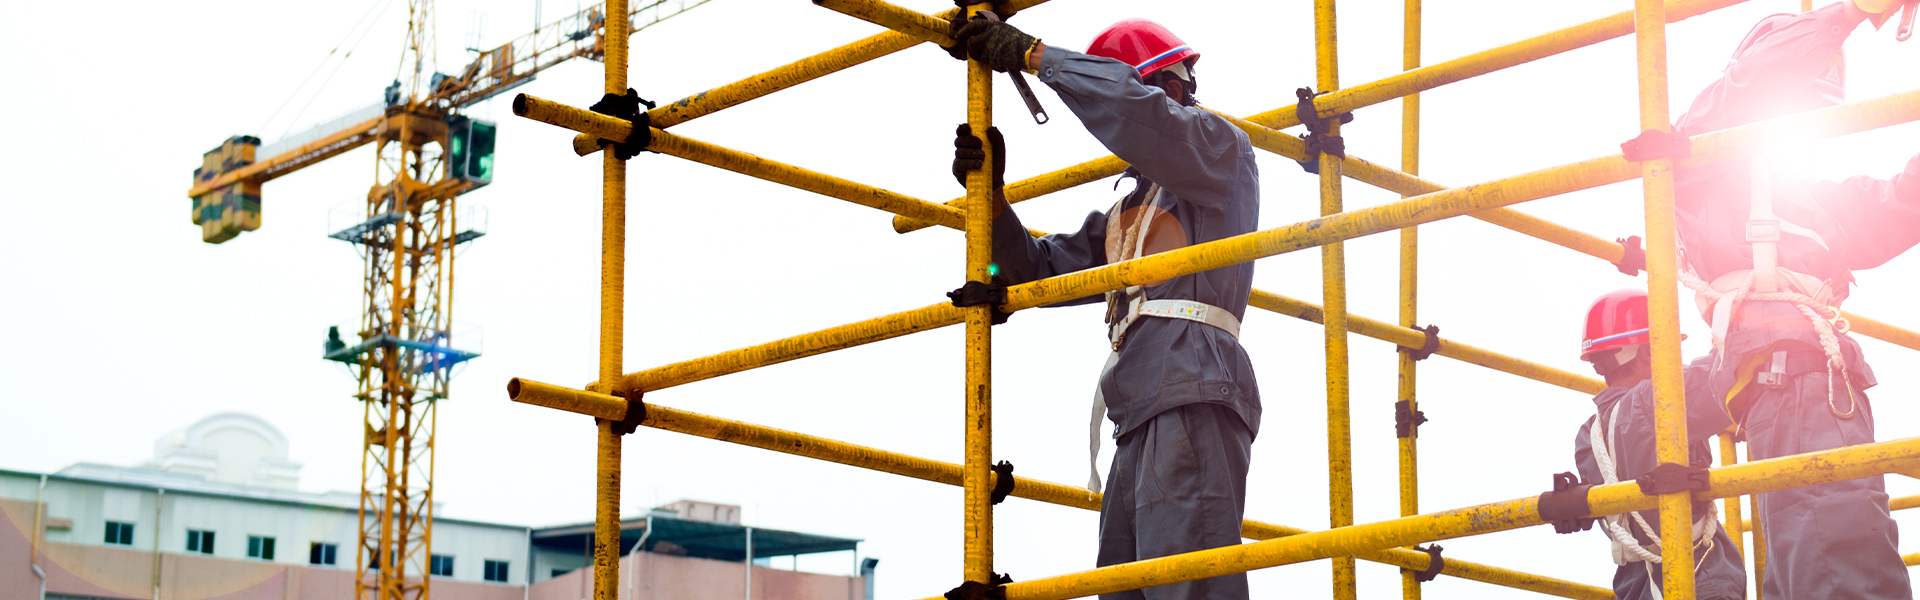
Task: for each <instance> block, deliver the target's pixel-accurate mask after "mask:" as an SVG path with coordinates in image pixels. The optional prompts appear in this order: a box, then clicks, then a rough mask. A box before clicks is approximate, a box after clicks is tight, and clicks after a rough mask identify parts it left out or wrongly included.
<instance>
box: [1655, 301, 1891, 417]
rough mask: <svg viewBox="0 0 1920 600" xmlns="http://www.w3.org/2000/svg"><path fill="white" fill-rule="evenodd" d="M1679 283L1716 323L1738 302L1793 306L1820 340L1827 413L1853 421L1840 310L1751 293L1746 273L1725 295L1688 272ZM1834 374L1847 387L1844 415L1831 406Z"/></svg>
mask: <svg viewBox="0 0 1920 600" xmlns="http://www.w3.org/2000/svg"><path fill="white" fill-rule="evenodd" d="M1680 283H1681V284H1683V285H1685V286H1687V289H1691V290H1693V291H1694V292H1696V293H1698V294H1700V295H1701V296H1704V297H1706V298H1707V300H1708V306H1712V307H1713V309H1714V311H1713V312H1714V313H1715V316H1716V319H1715V320H1716V321H1717V320H1719V319H1718V316H1719V314H1720V312H1721V311H1723V310H1724V311H1726V313H1725V314H1728V315H1731V314H1732V313H1733V311H1734V309H1735V308H1737V307H1738V305H1739V304H1740V303H1741V302H1791V303H1793V305H1794V308H1796V309H1799V311H1800V314H1801V315H1802V316H1805V317H1806V318H1807V322H1808V323H1811V324H1812V325H1813V333H1814V335H1816V336H1818V337H1819V338H1820V350H1821V352H1823V353H1824V354H1826V357H1827V410H1828V411H1829V412H1832V413H1833V416H1836V417H1839V418H1842V419H1846V418H1851V417H1853V413H1854V410H1855V408H1857V407H1855V406H1854V403H1853V401H1852V400H1853V383H1852V381H1853V380H1852V374H1851V373H1850V372H1849V371H1848V369H1847V361H1846V358H1845V357H1844V355H1843V354H1842V353H1841V352H1840V336H1839V335H1838V333H1844V332H1846V331H1847V329H1848V326H1847V320H1846V319H1845V318H1842V317H1841V316H1840V309H1838V308H1834V307H1832V306H1828V305H1826V304H1824V303H1822V302H1820V301H1819V300H1816V299H1814V298H1813V297H1811V296H1808V295H1806V294H1801V293H1798V292H1765V293H1762V292H1755V291H1753V274H1752V273H1748V274H1747V277H1746V278H1745V279H1743V280H1741V282H1740V285H1739V286H1737V287H1735V288H1734V289H1732V290H1728V291H1725V292H1722V291H1719V290H1715V289H1713V286H1711V285H1708V284H1707V282H1705V281H1702V280H1701V279H1700V276H1699V274H1696V273H1694V272H1693V270H1692V269H1681V270H1680ZM1721 302H1730V303H1731V304H1729V305H1727V306H1725V307H1722V306H1720V305H1719V304H1720V303H1721ZM1723 325H1724V324H1723V323H1714V327H1715V331H1714V340H1713V341H1714V343H1715V344H1719V343H1720V342H1721V341H1722V340H1721V339H1720V336H1722V335H1724V334H1725V332H1724V331H1719V330H1718V329H1719V328H1720V327H1722V326H1723ZM1725 358H1726V355H1725V353H1722V354H1721V356H1720V359H1721V360H1724V359H1725ZM1836 373H1837V374H1838V375H1839V377H1838V381H1839V382H1840V384H1841V385H1844V386H1847V399H1848V402H1847V411H1846V412H1845V413H1842V412H1840V409H1839V407H1836V406H1834V404H1833V400H1834V394H1833V386H1834V382H1835V380H1836V378H1835V377H1834V375H1835V374H1836Z"/></svg>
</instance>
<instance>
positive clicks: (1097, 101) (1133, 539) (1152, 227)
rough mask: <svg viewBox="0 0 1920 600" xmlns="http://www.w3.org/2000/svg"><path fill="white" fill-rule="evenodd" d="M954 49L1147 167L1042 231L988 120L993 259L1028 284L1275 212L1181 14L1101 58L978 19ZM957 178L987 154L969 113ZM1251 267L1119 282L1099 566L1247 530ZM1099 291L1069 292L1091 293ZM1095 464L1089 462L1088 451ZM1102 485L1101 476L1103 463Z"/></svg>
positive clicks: (1108, 34)
mask: <svg viewBox="0 0 1920 600" xmlns="http://www.w3.org/2000/svg"><path fill="white" fill-rule="evenodd" d="M955 38H956V40H958V42H959V43H957V44H956V45H955V50H956V52H957V51H958V50H959V49H962V48H963V49H964V51H965V54H966V55H967V56H970V57H972V58H973V59H974V60H978V61H980V62H982V63H984V64H985V65H987V66H988V67H991V68H993V69H994V70H996V71H1002V72H1008V71H1014V70H1027V71H1032V72H1035V73H1038V74H1039V76H1040V81H1041V82H1043V83H1046V84H1047V85H1048V86H1049V87H1052V88H1053V89H1054V91H1055V92H1057V93H1059V95H1060V100H1061V101H1062V102H1063V103H1065V104H1066V106H1067V107H1068V108H1069V109H1071V110H1072V111H1073V112H1074V114H1075V115H1076V116H1078V117H1079V118H1080V122H1081V123H1082V124H1084V125H1085V126H1086V128H1087V131H1088V132H1089V133H1092V134H1093V136H1094V137H1095V138H1097V139H1099V140H1100V142H1101V143H1102V144H1104V145H1106V147H1107V149H1108V150H1110V151H1112V152H1113V153H1114V154H1115V155H1116V156H1119V157H1120V158H1121V159H1122V160H1125V161H1127V163H1129V164H1130V165H1132V169H1131V172H1134V173H1137V174H1138V176H1137V178H1136V179H1137V182H1136V187H1135V189H1134V191H1133V192H1132V193H1130V194H1128V195H1127V196H1126V197H1125V198H1123V199H1121V200H1120V201H1119V202H1117V203H1115V204H1114V205H1113V206H1112V207H1111V208H1109V209H1108V210H1106V211H1104V212H1093V213H1089V214H1088V215H1087V217H1086V220H1085V222H1084V223H1082V224H1081V226H1080V229H1079V231H1075V232H1073V233H1063V234H1054V235H1048V236H1045V237H1041V238H1037V239H1036V238H1034V237H1032V236H1031V235H1029V234H1028V233H1027V228H1026V227H1025V226H1024V225H1022V224H1021V223H1020V218H1019V217H1018V216H1017V215H1015V214H1014V212H1013V211H1012V210H1008V209H1007V206H1006V204H1005V198H1004V196H1002V195H1000V193H999V188H1000V186H1001V185H1002V184H1003V179H1004V171H1005V162H1004V157H1005V156H1006V151H1005V144H1004V142H1003V141H1002V140H1001V138H1000V135H999V132H998V131H997V130H989V131H987V132H986V133H987V137H988V139H989V141H990V143H991V144H992V149H993V163H994V164H993V182H994V188H995V190H996V192H995V196H996V198H998V199H999V201H998V202H996V204H997V210H998V213H997V215H996V217H995V220H994V223H993V233H994V248H993V250H994V259H995V261H996V263H997V264H998V265H999V269H1000V271H999V272H1000V275H1001V276H1002V277H1004V278H1005V279H1006V281H1007V282H1008V283H1020V282H1025V281H1032V280H1035V279H1041V278H1045V277H1053V276H1056V275H1061V274H1064V273H1070V272H1073V271H1079V270H1082V269H1089V268H1093V267H1098V266H1101V265H1105V264H1109V263H1114V262H1119V261H1123V260H1128V259H1132V258H1137V257H1140V256H1144V255H1149V254H1154V253H1157V252H1165V251H1167V250H1172V249H1175V248H1180V247H1184V246H1187V245H1190V244H1198V243H1202V242H1209V241H1213V240H1218V239H1222V238H1226V237H1230V236H1234V235H1239V234H1243V233H1249V232H1252V231H1253V230H1254V228H1255V225H1256V222H1257V219H1258V216H1259V213H1260V182H1259V174H1258V171H1257V170H1256V169H1255V167H1254V154H1253V146H1252V144H1251V143H1249V141H1248V138H1247V135H1246V133H1245V132H1242V131H1240V130H1239V129H1237V128H1235V127H1234V126H1233V125H1232V124H1231V123H1228V122H1227V121H1226V119H1223V118H1221V117H1219V116H1218V115H1214V114H1212V113H1209V112H1206V111H1204V110H1200V109H1198V108H1195V107H1194V99H1193V91H1194V89H1195V87H1196V86H1195V78H1194V71H1193V65H1194V63H1195V61H1197V60H1199V58H1200V54H1199V53H1198V52H1195V51H1193V49H1191V48H1189V47H1188V46H1187V45H1186V44H1185V43H1184V42H1181V41H1180V39H1179V38H1177V37H1175V36H1174V35H1173V34H1172V33H1171V32H1169V31H1167V29H1166V28H1165V27H1161V26H1160V25H1159V24H1157V23H1154V22H1152V21H1146V20H1141V19H1130V20H1126V21H1121V22H1119V23H1115V24H1114V25H1112V26H1111V27H1108V28H1107V29H1106V30H1105V31H1103V32H1101V33H1100V35H1099V36H1097V37H1096V38H1094V41H1093V44H1092V45H1091V46H1090V47H1089V48H1088V49H1087V52H1086V53H1085V54H1082V53H1080V52H1075V51H1073V50H1068V49H1064V48H1059V47H1050V46H1047V45H1046V44H1044V43H1040V42H1039V41H1038V40H1036V39H1034V38H1033V37H1032V36H1028V35H1027V34H1025V33H1022V32H1020V30H1018V29H1015V28H1013V27H1012V26H1009V25H1006V24H1005V23H1000V22H995V21H987V20H984V19H979V18H976V19H973V20H970V21H968V22H966V23H965V24H964V25H963V26H960V27H959V28H958V30H957V31H956V34H955ZM955 145H956V148H957V150H956V152H955V161H954V172H955V175H956V176H959V175H964V174H965V172H966V171H970V170H974V169H978V168H980V167H981V166H982V162H983V160H982V158H983V157H982V156H981V154H982V153H981V152H980V150H979V149H980V148H981V147H982V146H981V141H980V140H979V139H978V138H977V137H974V136H973V135H971V133H970V132H969V131H967V130H966V128H965V126H964V125H963V126H962V130H961V131H960V135H959V137H958V139H957V140H956V141H955ZM1252 284H1253V263H1250V262H1249V263H1241V264H1238V265H1234V266H1231V267H1223V268H1219V269H1214V270H1211V271H1206V272H1202V273H1195V274H1192V275H1184V276H1180V277H1175V278H1173V279H1169V280H1166V281H1159V282H1154V283H1150V284H1146V285H1142V286H1135V287H1130V288H1127V289H1125V290H1121V291H1116V292H1112V293H1109V294H1107V296H1106V299H1107V323H1108V332H1109V334H1108V340H1109V341H1110V342H1111V343H1112V348H1113V352H1112V354H1111V355H1109V357H1108V359H1107V365H1106V367H1105V370H1104V371H1103V372H1102V373H1101V374H1100V380H1099V386H1098V389H1097V391H1096V393H1095V405H1094V412H1093V417H1092V422H1091V423H1090V424H1089V425H1090V431H1089V438H1090V439H1089V446H1090V448H1089V454H1090V455H1095V454H1097V453H1098V448H1099V443H1100V440H1099V425H1100V419H1101V418H1102V411H1103V410H1104V411H1105V412H1106V413H1107V414H1106V415H1105V416H1106V417H1107V418H1110V419H1111V420H1112V421H1113V423H1114V437H1115V438H1117V439H1118V448H1116V450H1115V452H1114V458H1113V464H1112V467H1111V468H1110V469H1109V472H1108V485H1107V487H1106V496H1105V498H1104V499H1103V500H1102V503H1101V508H1100V551H1099V557H1098V564H1099V565H1101V566H1106V565H1113V564H1120V563H1127V562H1133V561H1136V560H1144V559H1149V558H1155V557H1160V556H1167V555H1172V554H1180V553H1184V552H1193V551H1197V550H1203V549H1207V548H1215V547H1220V546H1228V545H1233V544H1238V543H1240V520H1241V517H1242V515H1243V513H1244V512H1245V508H1246V497H1247V491H1246V490H1247V488H1246V480H1247V466H1248V460H1249V456H1250V454H1251V448H1252V445H1253V439H1254V436H1255V434H1256V433H1257V432H1258V431H1259V427H1260V394H1259V389H1258V388H1257V387H1256V385H1255V383H1254V377H1253V363H1252V362H1251V361H1250V360H1249V359H1248V357H1247V352H1246V350H1245V349H1243V348H1241V346H1240V342H1239V337H1238V336H1239V329H1240V317H1241V316H1242V315H1243V314H1245V312H1246V306H1247V297H1248V294H1249V293H1250V292H1251V290H1252ZM1097 300H1098V298H1097V297H1090V298H1084V299H1081V300H1078V301H1074V302H1069V304H1076V303H1077V304H1086V303H1090V302H1094V301H1097ZM1089 462H1090V463H1091V460H1090V461H1089ZM1089 469H1090V470H1092V471H1093V474H1092V476H1091V477H1090V478H1089V482H1088V487H1089V489H1093V490H1098V489H1099V488H1100V478H1099V472H1098V470H1097V469H1095V468H1093V465H1091V464H1089ZM1101 597H1102V598H1107V599H1114V598H1127V599H1134V598H1155V599H1161V598H1246V597H1247V578H1246V575H1245V574H1235V575H1225V576H1220V577H1214V578H1210V579H1203V580H1199V581H1189V582H1182V583H1176V584H1169V585H1163V586H1157V587H1152V588H1147V589H1145V590H1136V591H1128V592H1122V593H1117V594H1105V595H1102V596H1101Z"/></svg>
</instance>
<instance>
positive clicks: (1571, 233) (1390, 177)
mask: <svg viewBox="0 0 1920 600" xmlns="http://www.w3.org/2000/svg"><path fill="white" fill-rule="evenodd" d="M1207 110H1209V111H1211V112H1213V113H1214V114H1217V115H1220V116H1222V117H1225V118H1226V119H1227V120H1228V121H1230V122H1232V123H1233V124H1234V125H1235V126H1238V127H1239V128H1240V129H1241V130H1243V131H1246V132H1247V134H1248V136H1249V137H1250V138H1251V139H1252V140H1253V144H1254V145H1255V146H1258V147H1260V148H1261V149H1263V150H1267V151H1269V152H1273V153H1274V154H1278V155H1281V156H1285V157H1287V158H1291V159H1293V160H1305V158H1306V156H1307V147H1306V142H1304V141H1301V140H1300V138H1297V137H1294V136H1290V135H1287V134H1284V133H1280V131H1279V130H1277V129H1271V128H1268V127H1264V126H1261V125H1259V124H1257V123H1253V122H1251V121H1248V120H1246V119H1241V118H1238V117H1235V116H1233V115H1229V114H1226V113H1222V112H1219V111H1214V110H1212V109H1207ZM1341 173H1342V174H1345V175H1346V176H1348V177H1351V178H1353V179H1354V180H1355V181H1359V182H1362V183H1367V184H1370V185H1373V186H1375V187H1378V188H1380V189H1384V190H1387V191H1390V192H1395V193H1398V194H1401V195H1406V196H1418V195H1421V194H1431V193H1434V192H1438V191H1441V190H1445V189H1448V188H1447V186H1444V185H1441V184H1438V183H1434V182H1432V181H1429V180H1426V179H1422V178H1420V177H1416V176H1413V175H1409V174H1407V173H1403V172H1400V171H1399V170H1396V169H1392V168H1389V167H1385V166H1381V165H1380V164H1378V163H1373V162H1369V161H1367V160H1364V159H1361V158H1358V157H1354V156H1349V157H1347V159H1346V160H1345V161H1342V162H1341ZM1042 177H1045V176H1042ZM1035 179H1039V178H1035ZM1468 216H1471V217H1473V218H1475V219H1480V220H1482V221H1486V222H1488V223H1492V224H1494V225H1499V226H1501V227H1505V228H1507V229H1511V230H1513V231H1517V232H1519V233H1522V234H1525V235H1527V236H1529V237H1532V238H1535V239H1538V240H1542V241H1546V242H1549V243H1552V244H1555V245H1558V246H1560V247H1563V248H1567V249H1569V250H1573V251H1575V252H1579V253H1581V254H1585V255H1588V256H1592V257H1594V258H1598V259H1600V260H1604V261H1607V262H1609V263H1613V264H1615V265H1618V264H1619V263H1620V261H1621V260H1623V259H1624V257H1625V256H1626V248H1625V247H1624V246H1621V245H1620V243H1619V242H1615V241H1612V240H1608V239H1606V238H1603V237H1600V236H1597V235H1593V234H1591V233H1587V232H1584V231H1580V230H1578V229H1574V228H1572V227H1567V226H1565V225H1561V224H1559V223H1555V222H1552V221H1548V220H1546V219H1542V218H1539V217H1535V216H1533V215H1529V214H1527V213H1524V212H1520V211H1518V210H1514V209H1511V208H1495V209H1490V210H1483V211H1480V212H1476V213H1473V214H1471V215H1468ZM894 221H895V222H896V223H898V222H899V221H900V218H897V217H896V218H895V219H894ZM1841 315H1842V316H1844V317H1846V318H1847V320H1848V321H1849V322H1850V323H1851V324H1852V325H1853V331H1854V332H1855V333H1859V334H1861V335H1864V336H1867V337H1870V338H1874V339H1877V340H1881V341H1884V342H1888V343H1891V344H1895V345H1898V346H1902V347H1905V348H1909V349H1913V350H1920V333H1915V332H1913V331H1909V330H1906V329H1901V328H1899V327H1895V326H1893V325H1889V324H1887V323H1885V322H1882V321H1879V320H1876V319H1872V318H1869V317H1864V316H1860V315H1857V314H1853V313H1849V312H1844V311H1843V312H1842V313H1841Z"/></svg>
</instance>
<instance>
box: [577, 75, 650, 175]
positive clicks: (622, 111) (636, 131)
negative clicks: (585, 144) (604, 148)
mask: <svg viewBox="0 0 1920 600" xmlns="http://www.w3.org/2000/svg"><path fill="white" fill-rule="evenodd" d="M642 104H644V105H646V107H647V108H653V107H654V103H653V102H652V101H649V100H647V99H646V98H641V97H640V94H639V92H635V91H633V88H627V93H626V94H607V95H604V96H601V97H600V101H599V102H595V103H593V106H589V107H587V110H591V111H593V112H597V113H600V114H603V115H606V116H609V117H613V118H616V119H623V120H625V121H626V122H628V123H632V124H633V132H632V133H628V134H627V139H624V140H609V139H604V138H603V139H601V140H600V142H601V144H602V145H605V144H613V155H614V157H616V158H619V159H620V160H631V159H633V157H635V156H639V155H640V151H641V150H646V149H647V145H648V144H651V143H653V117H652V115H649V114H647V111H644V110H640V105H642Z"/></svg>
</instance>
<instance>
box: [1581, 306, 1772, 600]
mask: <svg viewBox="0 0 1920 600" xmlns="http://www.w3.org/2000/svg"><path fill="white" fill-rule="evenodd" d="M1651 341H1652V336H1651V335H1650V334H1649V330H1648V329H1647V293H1646V292H1645V291H1643V290H1637V289H1625V290H1619V291H1615V292H1609V293H1607V294H1606V295H1604V296H1601V297H1600V298H1599V299H1598V300H1595V301H1594V302H1593V306H1592V307H1591V308H1588V309H1587V328H1586V336H1585V337H1584V338H1583V339H1582V340H1581V342H1580V359H1581V360H1585V361H1587V362H1590V363H1593V371H1594V372H1595V373H1599V374H1600V376H1601V377H1604V378H1606V380H1607V389H1604V390H1601V391H1600V394H1599V395H1596V396H1594V397H1593V404H1594V408H1595V409H1596V414H1595V416H1592V417H1588V418H1587V422H1586V424H1584V425H1581V426H1580V431H1579V433H1578V434H1576V435H1575V436H1574V438H1573V460H1574V463H1575V464H1576V465H1578V466H1579V469H1580V478H1581V479H1582V480H1584V481H1586V482H1588V483H1594V484H1604V483H1617V482H1621V481H1629V480H1635V479H1639V478H1641V477H1642V476H1644V475H1646V474H1647V473H1648V472H1649V471H1652V470H1653V467H1654V465H1655V464H1656V462H1657V461H1655V460H1654V457H1655V453H1654V435H1653V434H1654V431H1653V429H1654V420H1655V415H1654V409H1653V352H1652V349H1650V348H1649V347H1648V343H1649V342H1651ZM1712 362H1713V358H1712V357H1711V356H1709V357H1707V358H1701V359H1699V360H1695V361H1694V362H1693V364H1691V365H1688V366H1687V367H1686V369H1685V373H1686V388H1687V389H1686V392H1687V394H1686V400H1687V444H1688V456H1690V457H1691V458H1692V463H1693V466H1696V467H1707V466H1710V465H1711V464H1712V454H1710V453H1709V452H1708V449H1707V440H1708V439H1709V438H1711V437H1713V434H1715V433H1718V432H1721V431H1726V429H1727V427H1729V426H1731V425H1732V424H1733V421H1732V420H1731V419H1730V418H1728V416H1727V409H1726V407H1725V405H1723V404H1722V403H1721V402H1720V398H1719V397H1718V396H1717V395H1715V394H1714V393H1713V392H1712V391H1711V389H1710V388H1711V386H1710V385H1708V381H1707V377H1708V371H1709V370H1710V366H1711V365H1712ZM1600 530H1601V531H1602V532H1603V533H1606V534H1607V538H1608V539H1609V540H1612V542H1613V562H1614V564H1616V565H1619V567H1618V568H1617V569H1615V570H1614V572H1613V597H1614V598H1618V599H1619V600H1658V599H1659V598H1662V597H1663V596H1662V595H1661V592H1660V585H1661V571H1660V562H1661V559H1660V544H1661V540H1660V511H1658V510H1644V511H1639V512H1632V513H1627V514H1623V515H1608V516H1607V517H1605V518H1603V519H1601V527H1600ZM1692 544H1693V560H1694V577H1693V579H1694V596H1695V597H1697V598H1699V599H1700V600H1743V599H1744V598H1746V597H1747V569H1746V565H1745V564H1744V563H1743V562H1742V560H1741V557H1740V548H1739V546H1736V545H1734V543H1733V539H1732V538H1730V537H1728V536H1727V531H1726V529H1724V528H1722V527H1721V526H1720V521H1719V520H1718V519H1716V518H1715V513H1714V504H1713V502H1711V501H1697V502H1694V503H1693V540H1692Z"/></svg>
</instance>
